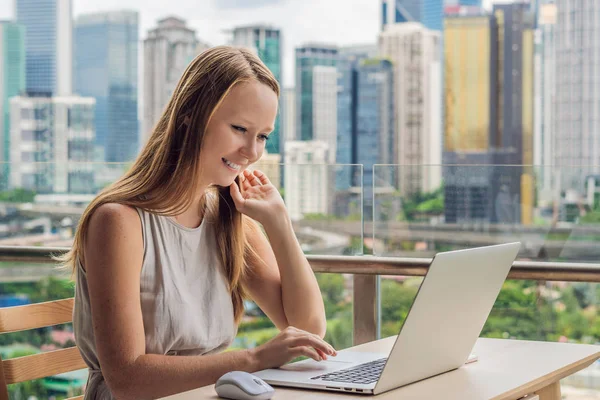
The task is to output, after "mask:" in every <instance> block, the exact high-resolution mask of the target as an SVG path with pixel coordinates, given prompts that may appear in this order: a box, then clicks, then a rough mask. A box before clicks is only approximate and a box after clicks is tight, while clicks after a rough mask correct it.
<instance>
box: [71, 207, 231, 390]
mask: <svg viewBox="0 0 600 400" xmlns="http://www.w3.org/2000/svg"><path fill="white" fill-rule="evenodd" d="M137 212H138V214H139V216H140V219H141V222H142V234H143V242H144V258H143V264H142V270H141V276H140V300H141V306H142V316H143V320H144V332H145V335H146V354H165V355H181V356H192V355H204V354H211V353H216V352H219V351H222V350H224V349H226V348H227V347H228V346H229V345H230V344H231V342H232V341H233V339H234V338H235V335H236V333H237V326H236V325H235V322H234V314H233V305H232V302H231V296H230V295H229V291H228V284H227V277H226V274H225V271H224V268H223V267H222V264H221V262H220V260H219V257H218V249H217V243H216V240H215V234H214V226H213V224H212V223H211V222H210V221H208V220H207V218H204V219H203V221H202V224H201V225H200V226H199V227H198V228H194V229H192V228H187V227H184V226H182V225H180V224H178V223H177V222H176V221H175V220H174V219H172V218H170V217H166V216H160V215H156V214H152V213H150V212H147V211H144V210H141V209H137ZM76 275H77V280H76V287H75V306H74V309H73V329H74V333H75V340H76V342H77V346H78V347H79V351H80V352H81V355H82V357H83V359H84V361H85V363H86V364H87V365H88V368H89V372H90V374H89V377H88V382H87V385H86V390H85V400H109V399H110V400H112V399H114V397H113V396H112V394H111V393H110V390H109V388H108V386H107V385H106V382H105V381H104V378H103V376H102V369H101V365H100V363H99V362H98V356H97V352H96V344H95V339H94V332H93V328H92V317H91V309H90V301H89V293H88V286H87V276H86V273H85V271H84V269H83V267H82V265H81V263H80V262H79V261H78V262H77V274H76Z"/></svg>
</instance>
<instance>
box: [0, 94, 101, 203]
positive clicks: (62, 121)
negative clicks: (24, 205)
mask: <svg viewBox="0 0 600 400" xmlns="http://www.w3.org/2000/svg"><path fill="white" fill-rule="evenodd" d="M95 102H96V101H95V99H94V98H90V97H77V96H69V97H21V96H18V97H13V98H12V99H11V101H10V106H11V112H10V116H11V123H10V134H11V139H10V142H11V146H10V160H11V163H12V168H11V170H10V180H9V187H10V188H11V189H16V188H22V189H28V190H32V191H35V192H36V193H39V194H93V193H95V185H94V169H95V168H94V164H93V161H94V143H95V137H94V136H95V129H94V114H95V112H94V106H95Z"/></svg>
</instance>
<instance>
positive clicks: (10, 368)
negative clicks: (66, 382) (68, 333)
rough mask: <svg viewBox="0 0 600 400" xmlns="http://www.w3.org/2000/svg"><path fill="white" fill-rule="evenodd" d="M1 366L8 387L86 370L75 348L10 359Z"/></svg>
mask: <svg viewBox="0 0 600 400" xmlns="http://www.w3.org/2000/svg"><path fill="white" fill-rule="evenodd" d="M2 364H3V365H2V366H3V369H4V378H5V380H6V384H8V385H10V384H12V383H19V382H24V381H30V380H33V379H40V378H45V377H47V376H52V375H57V374H62V373H63V372H70V371H76V370H78V369H84V368H87V365H86V364H85V362H83V358H81V354H80V353H79V349H78V348H77V347H70V348H68V349H60V350H54V351H49V352H47V353H40V354H33V355H30V356H24V357H18V358H11V359H10V360H4V361H3V362H2Z"/></svg>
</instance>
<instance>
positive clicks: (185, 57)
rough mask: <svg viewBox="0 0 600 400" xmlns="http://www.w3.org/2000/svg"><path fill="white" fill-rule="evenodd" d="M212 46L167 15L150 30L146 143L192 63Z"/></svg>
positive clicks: (146, 50) (146, 68)
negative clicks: (186, 69)
mask: <svg viewBox="0 0 600 400" xmlns="http://www.w3.org/2000/svg"><path fill="white" fill-rule="evenodd" d="M207 48H208V45H207V44H206V43H203V42H200V41H198V39H197V38H196V31H194V30H193V29H190V28H188V27H187V26H186V22H185V21H184V20H183V19H180V18H176V17H167V18H164V19H161V20H159V21H158V26H157V27H156V28H154V29H151V30H149V31H148V37H147V38H146V39H145V40H144V116H143V118H144V120H143V123H142V134H141V141H142V143H145V142H146V141H147V140H148V137H149V135H150V133H151V131H152V129H153V128H154V125H155V124H156V122H158V119H159V117H160V116H161V114H162V112H163V109H164V108H165V106H166V105H167V102H168V101H169V99H170V98H171V95H172V94H173V90H174V89H175V86H176V85H177V82H178V81H179V79H180V78H181V75H182V74H183V71H184V70H185V68H186V67H187V66H188V64H189V63H190V62H191V61H192V60H193V59H194V57H196V56H197V55H198V54H200V53H201V52H202V51H204V50H205V49H207Z"/></svg>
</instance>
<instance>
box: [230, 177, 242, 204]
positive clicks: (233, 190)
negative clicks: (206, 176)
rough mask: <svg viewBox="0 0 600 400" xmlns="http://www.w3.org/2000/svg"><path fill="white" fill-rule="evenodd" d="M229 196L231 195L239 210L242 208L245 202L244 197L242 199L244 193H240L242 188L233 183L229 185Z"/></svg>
mask: <svg viewBox="0 0 600 400" xmlns="http://www.w3.org/2000/svg"><path fill="white" fill-rule="evenodd" d="M229 194H230V195H231V198H232V199H233V203H234V204H235V206H236V208H237V209H238V210H239V209H240V208H242V207H243V205H244V201H245V200H244V197H242V193H241V192H240V188H239V186H238V184H237V183H236V182H233V183H232V184H231V185H229Z"/></svg>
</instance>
